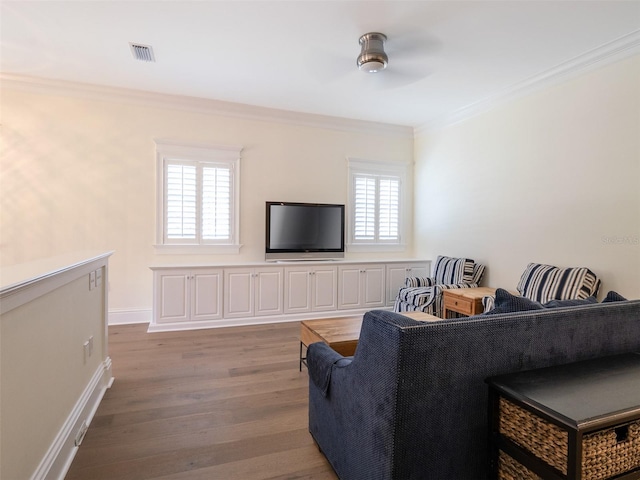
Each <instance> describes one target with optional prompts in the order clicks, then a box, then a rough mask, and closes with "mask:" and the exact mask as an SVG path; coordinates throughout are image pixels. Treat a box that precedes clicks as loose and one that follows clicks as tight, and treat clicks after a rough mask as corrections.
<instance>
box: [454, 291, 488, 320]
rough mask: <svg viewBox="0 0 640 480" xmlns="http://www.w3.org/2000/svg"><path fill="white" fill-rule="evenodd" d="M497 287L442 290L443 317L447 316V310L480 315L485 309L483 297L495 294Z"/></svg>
mask: <svg viewBox="0 0 640 480" xmlns="http://www.w3.org/2000/svg"><path fill="white" fill-rule="evenodd" d="M495 294H496V289H495V288H489V287H477V288H451V289H449V290H443V291H442V302H443V312H442V315H443V318H447V311H450V312H458V313H461V314H463V315H469V316H471V315H478V314H479V313H482V312H483V311H484V307H483V306H482V298H483V297H486V296H488V295H495Z"/></svg>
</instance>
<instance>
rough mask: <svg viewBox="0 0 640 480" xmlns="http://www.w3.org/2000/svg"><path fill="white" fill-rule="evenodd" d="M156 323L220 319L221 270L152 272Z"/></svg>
mask: <svg viewBox="0 0 640 480" xmlns="http://www.w3.org/2000/svg"><path fill="white" fill-rule="evenodd" d="M154 286H155V287H154V321H156V322H157V323H174V322H190V321H203V320H216V319H219V318H222V269H171V270H157V271H156V272H155V273H154Z"/></svg>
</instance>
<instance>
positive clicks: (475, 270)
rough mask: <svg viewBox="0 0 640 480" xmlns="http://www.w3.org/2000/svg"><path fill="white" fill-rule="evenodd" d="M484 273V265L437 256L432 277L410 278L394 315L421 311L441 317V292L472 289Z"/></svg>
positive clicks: (399, 296)
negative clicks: (454, 289) (453, 289)
mask: <svg viewBox="0 0 640 480" xmlns="http://www.w3.org/2000/svg"><path fill="white" fill-rule="evenodd" d="M483 273H484V265H481V264H479V263H475V262H474V261H473V260H471V259H469V258H454V257H445V256H438V258H437V259H436V262H435V266H434V269H433V274H432V276H431V277H409V278H407V279H406V280H405V286H404V287H402V288H401V289H400V290H399V291H398V296H397V297H396V302H395V305H394V311H395V312H415V311H421V312H425V313H429V314H431V315H435V316H437V317H442V312H443V308H442V291H443V290H447V289H452V288H475V287H477V286H478V285H479V283H480V280H481V278H482V275H483Z"/></svg>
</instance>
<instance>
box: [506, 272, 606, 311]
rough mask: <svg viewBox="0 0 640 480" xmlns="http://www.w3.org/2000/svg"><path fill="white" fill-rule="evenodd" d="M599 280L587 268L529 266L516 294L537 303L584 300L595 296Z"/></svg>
mask: <svg viewBox="0 0 640 480" xmlns="http://www.w3.org/2000/svg"><path fill="white" fill-rule="evenodd" d="M599 287H600V280H598V277H597V276H596V275H595V274H594V273H593V272H592V271H591V270H589V269H588V268H585V267H574V268H558V267H554V266H553V265H543V264H540V263H530V264H529V265H527V268H526V269H525V271H524V273H523V274H522V277H520V281H519V282H518V286H517V289H518V292H520V294H521V295H522V296H523V297H526V298H528V299H530V300H535V301H537V302H540V303H547V302H549V301H551V300H569V299H574V298H579V299H584V298H587V297H590V296H592V295H596V293H597V292H598V288H599Z"/></svg>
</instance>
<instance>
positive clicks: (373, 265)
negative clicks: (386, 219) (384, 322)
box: [149, 260, 430, 331]
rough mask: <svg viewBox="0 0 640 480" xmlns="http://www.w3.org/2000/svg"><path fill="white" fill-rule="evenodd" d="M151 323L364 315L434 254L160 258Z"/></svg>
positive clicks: (172, 326)
mask: <svg viewBox="0 0 640 480" xmlns="http://www.w3.org/2000/svg"><path fill="white" fill-rule="evenodd" d="M151 269H152V270H153V279H154V280H153V285H154V287H153V312H152V319H151V323H150V325H149V331H163V330H182V329H191V328H208V327H218V326H234V325H247V324H254V323H267V322H275V321H289V320H308V319H313V318H327V317H338V316H344V315H360V314H362V313H364V312H366V311H367V310H373V309H377V308H386V309H388V308H391V307H392V306H393V303H394V301H395V298H396V295H397V293H398V290H399V289H400V287H402V286H403V285H404V282H405V278H407V277H413V276H418V277H421V276H428V275H429V272H430V262H429V261H417V260H416V261H395V260H392V261H382V260H380V261H332V262H327V261H325V262H322V261H316V262H311V261H310V262H289V263H286V264H281V263H259V264H250V265H224V266H220V265H202V266H200V265H196V266H188V267H187V266H185V267H182V266H154V267H151Z"/></svg>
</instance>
